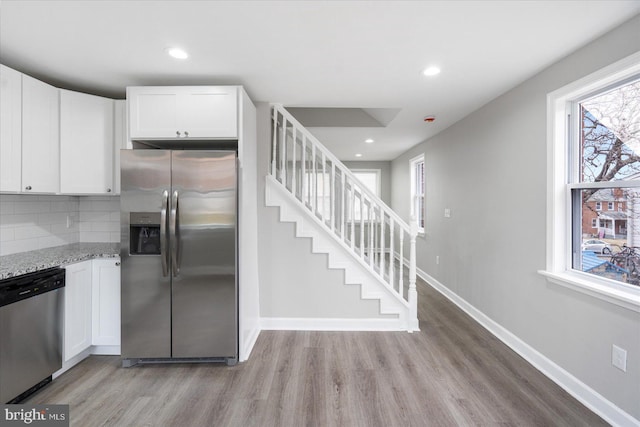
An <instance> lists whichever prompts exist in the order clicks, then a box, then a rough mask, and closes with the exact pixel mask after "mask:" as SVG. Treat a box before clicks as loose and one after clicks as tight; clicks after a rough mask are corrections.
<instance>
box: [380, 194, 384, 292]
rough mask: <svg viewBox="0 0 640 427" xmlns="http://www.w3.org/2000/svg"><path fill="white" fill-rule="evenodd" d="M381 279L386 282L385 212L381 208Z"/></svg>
mask: <svg viewBox="0 0 640 427" xmlns="http://www.w3.org/2000/svg"><path fill="white" fill-rule="evenodd" d="M380 219H381V221H380V277H382V280H384V240H385V235H384V211H383V210H382V207H380Z"/></svg>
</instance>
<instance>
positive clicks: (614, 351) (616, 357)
mask: <svg viewBox="0 0 640 427" xmlns="http://www.w3.org/2000/svg"><path fill="white" fill-rule="evenodd" d="M611 364H612V365H613V366H615V367H616V368H618V369H620V370H621V371H622V372H627V350H625V349H623V348H620V347H618V346H617V345H615V344H614V345H613V346H612V347H611Z"/></svg>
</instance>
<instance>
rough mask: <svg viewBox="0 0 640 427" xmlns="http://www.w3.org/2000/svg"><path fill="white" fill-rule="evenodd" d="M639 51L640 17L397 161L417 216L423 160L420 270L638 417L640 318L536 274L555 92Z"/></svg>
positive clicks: (541, 254) (397, 198)
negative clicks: (619, 353) (414, 184)
mask: <svg viewBox="0 0 640 427" xmlns="http://www.w3.org/2000/svg"><path fill="white" fill-rule="evenodd" d="M638 50H640V17H638V16H637V17H635V18H634V19H632V20H631V21H629V22H627V23H626V24H624V25H622V26H621V27H619V28H618V29H616V30H614V31H612V32H611V33H609V34H606V35H605V36H603V37H601V38H599V39H597V40H595V41H594V42H592V43H591V44H589V45H587V46H586V47H584V48H582V49H580V50H578V51H577V52H575V53H574V54H572V55H570V56H568V57H567V58H565V59H563V60H561V61H559V62H558V63H556V64H554V65H553V66H551V67H549V68H547V69H545V70H543V71H542V72H540V73H539V74H537V75H535V76H534V77H532V78H531V79H529V80H527V81H526V82H524V83H522V84H521V85H519V86H517V87H516V88H514V89H512V90H511V91H509V92H507V93H505V94H504V95H502V96H500V97H499V98H497V99H495V100H493V101H491V102H490V103H488V104H487V105H485V106H483V107H482V108H480V109H479V110H477V111H475V112H474V113H472V114H470V115H469V116H467V117H466V118H464V119H463V120H461V121H459V122H458V123H456V124H454V125H453V126H451V127H450V128H448V129H446V130H445V131H443V132H441V133H440V134H438V135H436V136H435V137H433V138H431V139H429V140H427V141H425V142H424V143H422V144H420V145H419V146H416V147H414V148H413V149H411V150H410V151H408V152H406V153H404V154H403V155H402V156H400V157H398V158H397V159H395V160H394V161H393V163H392V182H393V188H394V191H393V193H392V206H393V207H394V209H395V210H396V211H397V212H399V213H400V214H401V215H402V216H403V217H404V218H407V219H408V217H409V212H408V208H409V203H408V200H409V194H408V191H409V159H411V158H412V157H414V156H416V155H417V154H420V153H424V154H425V161H426V183H427V188H426V197H427V213H426V236H425V237H423V238H419V239H418V267H419V268H420V269H422V270H423V271H424V272H426V273H427V274H429V275H430V276H432V277H433V278H435V279H436V280H437V281H438V282H439V283H441V284H442V285H444V286H445V287H446V288H448V289H449V290H451V291H453V292H454V293H455V294H457V295H458V296H459V297H461V298H462V299H464V300H465V301H466V302H467V303H469V304H471V305H472V306H473V307H475V308H476V309H477V310H479V311H480V312H482V313H483V314H484V315H486V316H488V317H489V318H490V319H492V320H493V321H495V322H497V323H498V324H499V325H501V326H502V327H504V328H506V329H507V330H508V331H510V332H511V333H513V334H515V335H516V336H517V337H518V338H519V339H520V340H522V341H524V342H525V343H526V344H528V345H529V346H531V347H533V348H534V349H535V350H537V351H538V352H540V353H542V354H543V355H544V356H546V357H547V358H548V359H550V360H551V361H552V362H554V363H555V364H557V365H559V366H560V367H561V368H564V369H565V370H566V371H568V372H569V373H570V374H572V375H573V376H575V377H576V378H578V379H579V380H580V381H582V382H583V383H585V384H586V385H587V386H588V387H591V388H592V389H594V390H595V391H596V392H597V393H600V394H601V395H602V396H604V397H605V398H606V399H608V400H609V401H610V402H613V403H614V404H615V405H617V406H618V407H619V408H621V409H622V410H624V411H626V412H627V413H628V414H631V415H632V416H633V417H635V418H636V419H640V405H639V404H638V402H640V400H639V399H640V313H637V312H633V311H630V310H628V309H624V308H621V307H618V306H616V305H612V304H610V303H607V302H603V301H601V300H598V299H595V298H593V297H590V296H586V295H583V294H580V293H576V292H575V291H571V290H568V289H565V288H562V287H558V286H556V285H553V284H549V283H547V281H546V280H545V279H544V278H543V277H541V276H540V275H539V274H538V273H537V271H538V270H541V269H544V268H545V259H546V258H545V248H546V246H545V244H546V242H545V236H546V200H547V195H546V189H547V157H546V156H547V138H546V131H547V128H546V113H547V109H546V95H547V93H549V92H551V91H554V90H556V89H558V88H560V87H562V86H564V85H566V84H568V83H570V82H572V81H574V80H577V79H579V78H581V77H583V76H585V75H588V74H590V73H592V72H594V71H596V70H598V69H600V68H602V67H604V66H606V65H608V64H610V63H613V62H615V61H617V60H619V59H622V58H624V57H626V56H628V55H630V54H632V53H634V52H636V51H638ZM522 54H523V55H526V52H523V53H522ZM496 72H499V70H496ZM445 208H450V209H451V218H444V209H445ZM436 256H439V257H440V263H439V264H436ZM612 344H616V345H618V346H620V347H622V348H624V349H626V350H627V351H628V362H627V363H628V365H627V367H628V369H627V372H626V373H624V372H622V371H620V370H618V369H616V368H614V367H612V366H611V346H612Z"/></svg>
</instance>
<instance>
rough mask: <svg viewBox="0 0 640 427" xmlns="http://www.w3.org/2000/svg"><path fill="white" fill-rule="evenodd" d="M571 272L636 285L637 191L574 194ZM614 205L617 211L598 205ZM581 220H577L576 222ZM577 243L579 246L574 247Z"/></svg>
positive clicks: (639, 253)
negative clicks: (575, 271) (604, 209)
mask: <svg viewBox="0 0 640 427" xmlns="http://www.w3.org/2000/svg"><path fill="white" fill-rule="evenodd" d="M573 200H574V242H576V243H575V245H576V246H577V245H579V246H580V247H579V248H575V249H574V251H573V252H574V257H573V268H574V269H577V270H581V271H584V272H586V273H589V274H594V275H597V276H602V277H607V278H609V279H613V280H617V281H619V282H622V283H627V284H631V285H636V286H637V285H640V248H639V249H637V250H636V249H633V248H634V247H635V246H640V188H605V189H599V190H593V189H588V190H587V189H583V190H574V199H573ZM604 202H606V203H609V202H611V203H613V202H618V208H619V210H618V211H614V210H611V211H602V210H598V209H597V205H598V204H602V203H604ZM579 218H581V220H579ZM578 242H579V243H578Z"/></svg>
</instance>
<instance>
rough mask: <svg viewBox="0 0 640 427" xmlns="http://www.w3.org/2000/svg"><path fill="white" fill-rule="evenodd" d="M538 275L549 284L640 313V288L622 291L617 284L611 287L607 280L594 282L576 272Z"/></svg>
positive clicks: (541, 272)
mask: <svg viewBox="0 0 640 427" xmlns="http://www.w3.org/2000/svg"><path fill="white" fill-rule="evenodd" d="M538 273H539V274H541V275H543V276H544V277H545V278H546V279H547V281H548V282H549V283H553V284H556V285H560V286H564V287H565V288H569V289H573V290H574V291H578V292H581V293H583V294H587V295H590V296H592V297H594V298H598V299H600V300H603V301H607V302H609V303H611V304H615V305H617V306H620V307H624V308H626V309H628V310H631V311H635V312H639V313H640V288H638V290H637V291H635V290H634V289H628V290H627V289H620V288H618V287H614V286H616V284H615V282H612V285H610V284H608V281H607V280H606V279H604V280H602V279H601V280H593V279H592V278H591V277H589V278H588V279H587V278H585V277H583V275H582V274H580V273H575V272H563V273H555V272H551V271H546V270H539V271H538Z"/></svg>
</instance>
